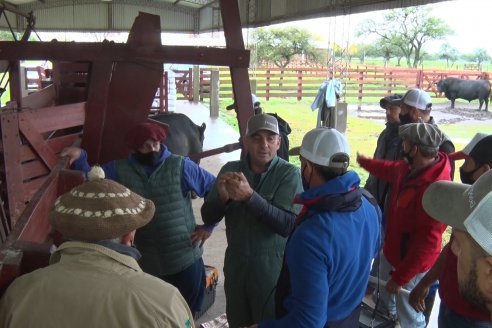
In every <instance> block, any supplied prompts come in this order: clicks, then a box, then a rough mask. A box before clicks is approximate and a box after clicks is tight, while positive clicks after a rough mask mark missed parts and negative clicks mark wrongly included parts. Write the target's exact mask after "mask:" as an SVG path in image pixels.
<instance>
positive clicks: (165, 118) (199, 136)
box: [149, 113, 207, 163]
mask: <svg viewBox="0 0 492 328" xmlns="http://www.w3.org/2000/svg"><path fill="white" fill-rule="evenodd" d="M149 118H151V119H153V120H156V121H159V122H162V123H166V124H168V125H169V134H168V136H167V139H166V142H165V144H166V146H167V148H168V149H169V151H170V152H171V153H173V154H177V155H181V156H189V155H195V154H198V153H201V152H202V151H203V139H204V133H205V128H206V127H207V126H206V124H205V123H202V125H200V126H199V125H196V124H195V123H193V121H192V120H191V119H190V118H189V117H188V116H186V115H184V114H181V113H162V114H157V115H153V116H150V117H149ZM192 159H193V158H192ZM194 161H195V162H197V163H199V162H200V160H199V159H197V160H194Z"/></svg>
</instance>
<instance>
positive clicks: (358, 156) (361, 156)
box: [356, 152, 368, 164]
mask: <svg viewBox="0 0 492 328" xmlns="http://www.w3.org/2000/svg"><path fill="white" fill-rule="evenodd" d="M367 158H368V157H367V156H364V155H361V154H360V153H359V152H357V157H356V160H357V163H359V164H360V162H359V160H360V159H367Z"/></svg>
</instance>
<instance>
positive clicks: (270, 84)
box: [26, 65, 489, 112]
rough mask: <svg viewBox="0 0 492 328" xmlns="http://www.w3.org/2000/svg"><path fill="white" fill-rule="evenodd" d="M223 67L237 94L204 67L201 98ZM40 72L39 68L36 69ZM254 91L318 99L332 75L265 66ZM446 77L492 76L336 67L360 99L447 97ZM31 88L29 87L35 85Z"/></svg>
mask: <svg viewBox="0 0 492 328" xmlns="http://www.w3.org/2000/svg"><path fill="white" fill-rule="evenodd" d="M213 69H215V70H217V69H218V70H219V76H220V92H219V97H220V98H231V99H232V98H233V94H232V82H231V76H230V72H229V69H228V68H225V67H219V68H200V74H199V84H198V85H199V86H200V90H199V92H198V93H197V94H198V95H199V98H200V99H197V101H203V99H204V98H209V97H210V74H211V71H212V70H213ZM36 73H38V71H36ZM175 73H176V91H177V94H178V99H186V100H190V101H191V100H193V72H192V69H191V68H190V69H188V70H183V71H175ZM249 75H250V80H251V84H252V92H253V93H255V94H256V95H257V96H258V97H260V99H262V100H266V101H268V100H269V99H270V98H295V99H297V100H301V99H304V98H308V99H314V97H315V96H316V95H317V93H318V90H319V87H320V86H321V84H322V83H323V82H324V81H326V80H327V79H328V74H327V70H326V69H320V68H289V69H280V68H264V69H258V70H255V71H252V70H250V73H249ZM445 77H458V78H461V79H468V80H476V79H487V80H488V79H489V73H487V72H480V71H476V70H435V69H417V68H395V67H392V68H384V67H381V66H366V65H363V66H361V65H357V66H350V67H348V68H344V69H340V70H338V71H336V73H335V78H337V79H339V80H340V81H341V82H342V85H343V94H342V95H341V96H342V99H343V98H351V99H354V98H355V99H357V100H358V101H359V102H364V101H365V102H374V101H375V100H376V99H378V98H381V97H384V96H386V95H388V94H394V93H400V94H403V93H405V91H406V90H408V89H409V88H415V87H418V88H422V89H424V90H426V91H428V92H430V93H431V95H432V96H433V97H434V98H440V97H444V95H440V94H438V92H437V90H436V83H437V82H438V81H439V80H441V79H443V78H445ZM40 81H41V79H29V78H27V77H26V86H28V85H29V86H31V88H32V90H35V89H37V88H40V87H41V84H40V83H41V82H40ZM31 88H29V89H31ZM165 90H167V77H166V76H163V79H162V83H161V85H160V87H159V90H157V92H156V100H157V101H156V104H158V105H156V106H155V107H153V108H152V110H153V111H160V112H162V111H165V110H166V108H167V102H166V100H167V92H166V91H165Z"/></svg>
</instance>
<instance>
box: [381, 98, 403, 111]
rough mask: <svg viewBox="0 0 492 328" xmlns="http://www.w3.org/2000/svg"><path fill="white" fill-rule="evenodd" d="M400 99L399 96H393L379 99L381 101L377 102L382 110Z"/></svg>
mask: <svg viewBox="0 0 492 328" xmlns="http://www.w3.org/2000/svg"><path fill="white" fill-rule="evenodd" d="M401 97H402V96H401V95H398V94H395V95H391V96H386V97H384V98H381V100H379V106H381V108H383V109H386V107H387V106H388V105H389V104H393V103H394V101H395V100H400V99H401Z"/></svg>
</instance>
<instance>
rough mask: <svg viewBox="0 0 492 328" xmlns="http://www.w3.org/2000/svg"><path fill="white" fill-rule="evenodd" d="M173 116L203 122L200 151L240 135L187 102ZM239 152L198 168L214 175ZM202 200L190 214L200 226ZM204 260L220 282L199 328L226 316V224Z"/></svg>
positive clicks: (212, 158) (209, 245)
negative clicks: (181, 116) (223, 315)
mask: <svg viewBox="0 0 492 328" xmlns="http://www.w3.org/2000/svg"><path fill="white" fill-rule="evenodd" d="M176 112H179V113H183V114H186V115H187V116H188V117H189V118H191V120H192V121H193V122H195V124H198V125H201V124H202V123H203V122H205V124H206V125H207V128H206V129H205V139H204V145H203V150H209V149H214V148H218V147H222V146H224V145H225V144H230V143H234V142H237V141H238V140H239V133H238V132H236V131H235V130H234V129H233V128H232V127H231V126H229V125H228V124H226V123H225V122H224V121H222V120H221V119H218V118H211V117H210V115H209V110H208V108H207V107H206V106H204V105H203V104H200V103H199V104H194V103H190V102H188V101H178V103H177V106H176ZM240 154H241V152H240V150H236V151H234V152H231V153H222V154H219V155H214V156H210V157H206V158H204V159H202V160H201V161H200V166H201V167H203V168H205V169H206V170H208V171H209V172H211V173H212V174H214V175H217V174H218V173H219V170H220V168H221V167H222V166H223V165H224V164H225V163H227V162H229V161H232V160H237V159H239V157H240ZM202 204H203V199H195V200H193V210H194V213H195V217H196V220H197V222H198V223H200V224H201V223H203V222H202V220H201V215H200V208H201V206H202ZM203 247H204V252H203V260H204V262H205V264H206V265H211V266H214V267H216V268H217V269H218V271H219V282H218V284H217V288H216V296H215V303H214V304H213V305H212V306H211V307H210V309H208V310H207V312H206V313H205V314H204V315H202V316H201V317H200V318H199V319H198V320H197V321H196V322H195V324H196V326H197V327H199V326H200V324H201V323H203V322H207V321H210V320H213V319H215V318H217V317H218V316H220V315H221V314H223V313H225V294H224V274H223V265H224V255H225V249H226V247H227V240H226V236H225V224H224V222H223V221H221V223H220V224H219V225H218V226H217V227H216V228H215V230H214V232H213V234H212V236H210V238H209V239H208V240H207V241H206V242H205V244H204V246H203Z"/></svg>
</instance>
